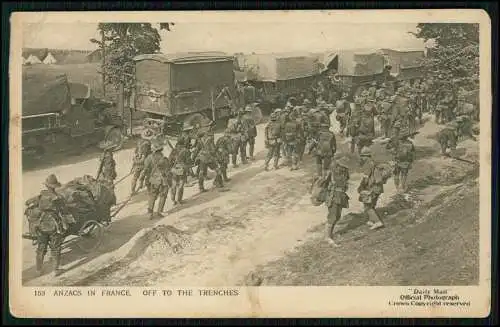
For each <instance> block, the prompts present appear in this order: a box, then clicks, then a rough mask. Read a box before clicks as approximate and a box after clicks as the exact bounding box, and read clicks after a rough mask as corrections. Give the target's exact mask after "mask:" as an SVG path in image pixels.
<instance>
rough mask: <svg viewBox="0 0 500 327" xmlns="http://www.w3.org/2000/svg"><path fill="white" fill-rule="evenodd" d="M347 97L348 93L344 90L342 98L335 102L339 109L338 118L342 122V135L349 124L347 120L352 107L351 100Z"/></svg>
mask: <svg viewBox="0 0 500 327" xmlns="http://www.w3.org/2000/svg"><path fill="white" fill-rule="evenodd" d="M347 97H348V93H347V92H342V98H341V99H340V100H337V102H336V104H335V105H336V109H337V115H336V119H337V121H338V122H339V124H340V134H342V135H343V134H344V130H345V128H346V126H347V120H348V118H349V115H350V113H351V107H350V103H349V101H347Z"/></svg>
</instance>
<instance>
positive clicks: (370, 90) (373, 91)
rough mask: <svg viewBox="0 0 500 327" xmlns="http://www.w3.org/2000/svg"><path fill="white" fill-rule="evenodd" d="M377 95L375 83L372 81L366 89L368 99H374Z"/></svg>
mask: <svg viewBox="0 0 500 327" xmlns="http://www.w3.org/2000/svg"><path fill="white" fill-rule="evenodd" d="M376 93H377V81H373V82H371V84H370V87H369V88H368V98H370V99H375V98H376Z"/></svg>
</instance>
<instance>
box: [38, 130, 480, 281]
mask: <svg viewBox="0 0 500 327" xmlns="http://www.w3.org/2000/svg"><path fill="white" fill-rule="evenodd" d="M333 129H334V130H335V129H336V127H335V126H334V128H333ZM420 131H421V133H420V134H419V135H418V136H417V138H416V140H415V144H416V146H417V158H418V159H419V160H424V161H425V160H426V161H430V162H431V163H430V164H429V163H428V162H426V164H425V165H424V167H425V169H424V170H425V171H427V172H428V171H432V170H431V169H429V168H432V167H433V166H435V165H434V164H433V163H432V161H433V160H434V161H435V162H441V161H442V160H443V158H441V157H440V156H439V154H438V152H439V147H438V145H437V143H436V141H435V139H434V138H435V133H436V132H437V131H438V127H437V126H436V125H435V124H434V123H432V122H427V123H426V124H425V126H423V127H422V128H421V130H420ZM262 132H263V126H259V139H258V140H257V142H256V152H257V156H256V161H254V162H252V163H250V164H249V165H246V166H241V168H237V169H236V170H232V171H231V172H230V177H231V178H232V181H231V182H230V183H229V184H228V186H229V188H230V190H229V191H228V192H223V193H221V192H217V191H215V190H213V191H211V192H208V193H205V194H202V195H197V189H196V188H190V189H189V190H188V191H187V192H186V199H188V203H186V204H185V205H184V206H183V207H181V208H175V209H173V210H172V211H171V212H170V214H169V215H168V217H166V218H164V219H162V220H161V221H153V222H151V221H149V220H147V217H146V215H145V208H146V207H145V205H146V203H145V201H146V196H145V194H142V195H139V196H138V197H137V198H136V199H134V202H133V203H132V204H131V205H130V206H127V208H126V210H124V211H123V212H122V213H121V214H120V217H122V218H120V220H119V221H117V222H116V223H115V224H113V225H112V227H111V228H110V230H109V231H108V233H107V235H106V242H105V244H103V247H102V248H101V249H100V251H99V252H98V253H95V254H94V255H93V256H92V257H84V259H83V261H78V260H79V259H78V258H81V257H82V256H81V254H78V253H77V252H71V254H70V253H68V254H66V255H65V259H64V260H65V265H66V267H65V268H66V269H73V267H72V266H71V265H72V264H73V265H80V264H82V263H84V262H88V261H90V260H92V259H94V258H96V257H98V256H100V255H102V254H103V253H106V252H109V251H112V250H114V249H117V248H118V247H119V246H120V245H122V244H124V243H125V242H126V241H127V240H128V239H130V238H131V237H132V236H133V235H134V234H135V232H137V231H138V230H140V229H141V228H145V227H148V226H152V225H153V224H155V225H160V226H161V225H170V226H174V227H175V228H177V229H179V230H182V231H184V232H185V233H187V234H186V235H181V234H175V233H172V232H170V233H169V236H168V237H167V239H168V238H170V240H174V241H173V243H174V244H175V243H176V242H179V244H182V245H183V248H182V249H181V250H180V251H177V252H176V251H174V249H173V248H172V246H170V245H168V244H167V242H166V241H165V240H162V239H161V238H155V237H153V238H144V239H143V240H142V241H141V242H143V243H145V244H142V245H141V246H140V248H141V249H142V250H141V251H138V252H135V253H133V255H132V256H128V258H127V261H126V262H121V263H120V264H118V265H115V266H113V267H112V269H108V270H106V272H105V273H102V274H98V275H95V276H91V277H90V278H88V279H86V280H85V285H112V286H118V285H128V286H145V285H157V286H161V285H170V286H172V285H194V284H196V285H198V286H228V285H239V284H243V283H246V281H245V278H246V276H247V275H248V274H249V273H251V272H253V271H255V269H256V268H257V267H260V266H263V265H265V264H266V263H269V262H276V261H277V260H278V259H280V258H281V257H283V256H287V254H288V253H289V252H290V251H292V252H293V249H294V248H296V247H300V246H301V244H308V243H310V242H321V238H322V236H323V224H324V221H325V217H326V208H325V207H324V206H320V207H314V206H312V205H311V203H310V200H309V194H308V192H307V191H308V188H309V185H310V180H311V178H312V174H313V170H314V164H313V162H312V159H311V158H309V157H308V158H307V159H306V160H305V162H304V164H303V166H302V167H301V169H300V170H298V171H293V172H292V171H289V170H288V169H286V168H281V169H279V170H277V171H270V172H265V171H264V170H263V169H262V166H263V159H264V154H265V151H264V149H263V139H262V135H263V133H262ZM337 143H338V145H339V151H340V152H341V153H344V154H346V155H347V156H348V158H349V159H350V162H351V165H350V167H351V181H350V188H349V192H348V194H349V196H350V198H351V202H350V208H349V209H348V210H345V211H344V217H346V216H348V217H351V218H350V219H345V220H344V222H343V223H342V224H340V225H341V228H342V235H343V236H341V237H342V238H346V237H347V239H352V238H356V239H361V240H362V239H363V238H365V237H368V236H367V235H371V234H370V233H372V232H369V231H368V230H367V228H366V227H364V221H365V219H364V218H363V215H361V214H360V213H361V212H362V207H361V204H360V203H359V201H357V193H356V188H357V185H358V184H359V180H360V177H361V176H360V174H359V165H358V159H357V156H356V155H352V154H350V153H348V144H347V143H346V140H345V139H343V138H341V137H338V140H337ZM471 146H472V147H474V146H475V145H474V144H473V145H471ZM372 150H373V152H374V153H375V159H376V160H388V159H389V158H390V157H389V155H388V153H387V152H386V151H385V150H384V149H383V146H382V145H380V144H375V145H373V147H372ZM130 156H131V152H130V151H122V152H120V153H119V154H117V158H119V159H117V161H118V160H120V162H121V161H122V160H128V158H130ZM91 162H94V164H96V163H95V161H91ZM91 162H85V163H84V164H86V165H92V164H91ZM127 166H129V165H127ZM436 167H437V166H436ZM120 169H121V170H119V171H118V175H119V176H123V175H124V174H126V173H127V172H126V169H129V167H123V168H120ZM437 169H439V167H437ZM60 171H61V173H64V172H65V170H64V169H62V168H60ZM39 178H41V177H39ZM61 179H63V177H61ZM63 180H64V179H63ZM125 184H126V185H125ZM125 184H124V185H125V186H122V187H121V188H120V191H119V192H121V193H119V198H120V197H123V196H126V194H127V190H128V183H125ZM384 189H385V192H384V194H383V195H382V197H381V198H380V202H379V206H380V207H381V208H385V210H386V211H384V212H382V214H383V216H384V217H385V216H387V215H391V214H393V213H394V210H401V208H397V206H396V207H395V205H394V203H395V201H394V197H395V196H396V190H395V187H394V184H393V182H392V180H389V182H388V183H387V184H386V185H385V187H384ZM436 192H439V191H438V190H434V193H436ZM120 194H121V195H120ZM431 198H432V197H431ZM396 202H397V201H396ZM403 202H404V201H403ZM168 205H169V204H168ZM373 233H375V234H374V235H377V233H378V235H380V233H379V232H378V231H377V232H373ZM332 251H336V250H335V249H334V250H332ZM80 260H81V259H80ZM304 260H305V262H304ZM304 260H303V261H302V262H301V265H304V266H308V265H311V264H312V263H313V262H310V263H308V262H307V261H308V258H305V259H304ZM309 260H312V257H311V258H310V259H309ZM278 262H279V261H278ZM367 262H368V263H367V264H368V265H369V264H370V260H368V261H367ZM263 275H265V274H263ZM282 277H283V276H282ZM368 277H369V276H365V277H362V278H361V279H362V280H363V281H365V282H366V281H367V279H369V278H368ZM267 280H272V279H271V278H269V277H268V278H267ZM271 284H273V282H271ZM271 284H270V285H271ZM274 284H279V283H277V282H276V281H275V282H274Z"/></svg>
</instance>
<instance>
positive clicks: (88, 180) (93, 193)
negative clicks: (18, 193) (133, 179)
mask: <svg viewBox="0 0 500 327" xmlns="http://www.w3.org/2000/svg"><path fill="white" fill-rule="evenodd" d="M45 186H46V187H47V189H46V190H43V191H42V192H41V193H40V195H37V196H36V197H32V198H31V199H29V200H27V201H26V209H25V212H24V214H25V216H26V218H27V220H28V225H29V232H28V233H27V234H23V238H25V239H29V240H32V241H33V244H34V245H35V246H36V247H37V250H36V252H37V256H36V268H37V271H39V272H40V273H41V272H42V265H43V260H44V257H45V254H46V252H47V250H48V248H49V247H50V249H51V254H52V256H53V257H54V259H55V271H56V275H57V274H58V273H59V272H60V270H59V265H60V256H61V251H62V249H63V248H64V247H68V246H70V247H72V245H75V246H77V247H78V248H79V249H81V250H82V251H84V252H86V253H90V252H93V251H95V250H96V249H97V248H98V247H99V246H100V245H101V243H102V240H103V235H104V231H105V228H106V227H107V226H108V225H109V223H110V221H111V218H112V217H113V216H115V215H116V214H117V213H118V211H119V210H120V209H121V208H122V206H121V207H119V208H118V209H116V210H115V211H114V213H112V214H111V208H112V207H113V206H115V205H116V196H115V193H114V190H113V187H110V186H109V185H108V184H107V183H105V182H102V181H98V180H96V179H94V178H93V177H92V176H89V175H84V176H83V177H79V178H75V179H73V180H72V181H70V182H68V183H66V184H64V185H61V184H60V183H59V182H58V181H57V178H56V176H55V175H50V176H49V177H48V178H47V180H46V181H45Z"/></svg>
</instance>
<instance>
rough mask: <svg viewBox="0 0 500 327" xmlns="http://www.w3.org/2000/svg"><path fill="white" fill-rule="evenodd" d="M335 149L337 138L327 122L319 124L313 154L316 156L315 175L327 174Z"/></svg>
mask: <svg viewBox="0 0 500 327" xmlns="http://www.w3.org/2000/svg"><path fill="white" fill-rule="evenodd" d="M336 151H337V140H336V139H335V134H333V133H332V132H331V131H330V129H329V127H328V124H321V129H320V131H319V133H318V143H317V144H316V145H315V147H314V156H315V158H316V169H317V170H316V171H317V176H324V175H326V174H327V172H328V169H329V167H330V164H331V162H332V159H333V156H334V155H335V152H336Z"/></svg>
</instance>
